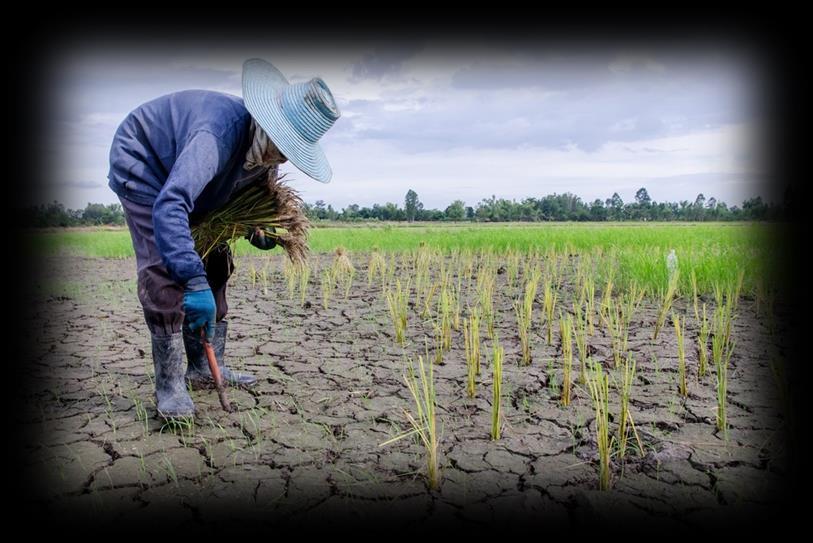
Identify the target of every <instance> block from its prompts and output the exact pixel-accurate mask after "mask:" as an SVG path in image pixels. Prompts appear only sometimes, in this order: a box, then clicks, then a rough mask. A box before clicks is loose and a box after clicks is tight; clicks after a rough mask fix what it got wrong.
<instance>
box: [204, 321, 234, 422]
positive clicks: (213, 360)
mask: <svg viewBox="0 0 813 543" xmlns="http://www.w3.org/2000/svg"><path fill="white" fill-rule="evenodd" d="M201 341H203V350H204V351H205V352H206V359H207V360H208V361H209V371H211V372H212V377H213V378H214V380H215V386H216V387H217V397H218V398H219V399H220V405H221V406H222V407H223V410H224V411H226V412H228V413H231V412H232V407H231V404H230V403H229V400H228V398H226V387H224V386H223V376H222V375H221V374H220V367H219V366H218V365H217V357H216V356H215V350H214V349H213V348H212V345H211V343H209V342H208V341H207V340H206V332H205V331H204V330H202V329H201Z"/></svg>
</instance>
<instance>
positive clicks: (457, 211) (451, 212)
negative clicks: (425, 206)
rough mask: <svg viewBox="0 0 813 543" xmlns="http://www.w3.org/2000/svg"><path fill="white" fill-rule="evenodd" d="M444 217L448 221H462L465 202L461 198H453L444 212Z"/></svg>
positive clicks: (464, 213)
mask: <svg viewBox="0 0 813 543" xmlns="http://www.w3.org/2000/svg"><path fill="white" fill-rule="evenodd" d="M444 213H445V214H446V219H447V220H450V221H462V220H463V219H465V218H466V202H464V201H463V200H455V201H454V202H452V203H451V204H449V207H447V208H446V211H445V212H444Z"/></svg>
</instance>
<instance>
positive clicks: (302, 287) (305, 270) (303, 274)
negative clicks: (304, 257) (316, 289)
mask: <svg viewBox="0 0 813 543" xmlns="http://www.w3.org/2000/svg"><path fill="white" fill-rule="evenodd" d="M297 275H298V278H299V303H300V304H302V305H305V298H306V297H307V295H308V283H309V282H310V278H311V268H310V266H308V264H307V262H306V261H305V262H304V263H303V264H302V265H300V266H299V270H298V274H297Z"/></svg>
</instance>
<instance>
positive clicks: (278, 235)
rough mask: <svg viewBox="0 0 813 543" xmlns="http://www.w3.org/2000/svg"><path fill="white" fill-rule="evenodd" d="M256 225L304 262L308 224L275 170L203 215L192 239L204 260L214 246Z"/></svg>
mask: <svg viewBox="0 0 813 543" xmlns="http://www.w3.org/2000/svg"><path fill="white" fill-rule="evenodd" d="M258 225H259V226H260V227H262V229H263V233H264V235H266V236H270V237H273V238H275V241H276V242H277V243H278V244H279V245H280V246H281V247H282V248H283V249H284V250H285V252H286V253H287V255H288V258H289V259H290V260H291V262H294V263H299V264H302V263H303V262H305V260H306V258H307V254H308V229H309V227H310V223H309V221H308V218H307V217H306V216H305V212H304V204H303V202H302V199H301V198H300V197H299V194H297V192H296V191H295V190H294V189H292V188H291V187H289V186H287V185H286V184H285V183H284V180H283V178H282V177H277V175H276V173H275V172H274V173H269V175H268V179H267V180H266V181H265V182H264V183H259V184H253V185H250V186H248V187H246V188H245V189H243V190H242V191H240V192H239V193H238V194H237V195H236V196H235V197H233V198H231V199H230V200H229V202H228V203H227V204H226V205H225V206H223V207H221V208H220V209H218V210H216V211H214V212H212V213H210V214H209V215H207V216H206V217H204V219H203V220H202V221H201V222H200V223H198V224H197V225H195V226H194V227H192V239H193V240H194V241H195V249H196V250H197V252H198V254H199V255H201V258H203V259H206V257H207V256H208V255H209V253H211V252H212V251H213V250H214V249H215V248H216V247H218V246H220V245H222V244H225V243H230V244H234V243H235V242H236V241H237V240H239V239H242V238H243V237H244V236H245V234H246V232H250V231H253V230H254V228H255V227H257V226H258Z"/></svg>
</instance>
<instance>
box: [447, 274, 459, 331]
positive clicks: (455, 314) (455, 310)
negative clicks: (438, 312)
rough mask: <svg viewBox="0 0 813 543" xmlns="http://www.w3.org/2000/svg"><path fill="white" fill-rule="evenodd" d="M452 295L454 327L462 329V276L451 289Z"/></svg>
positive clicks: (457, 329) (456, 329)
mask: <svg viewBox="0 0 813 543" xmlns="http://www.w3.org/2000/svg"><path fill="white" fill-rule="evenodd" d="M450 295H451V297H452V300H451V304H452V328H454V329H455V331H459V330H460V321H461V319H460V304H461V297H462V287H461V286H460V276H458V277H457V284H456V285H454V287H452V290H451V291H450Z"/></svg>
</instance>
